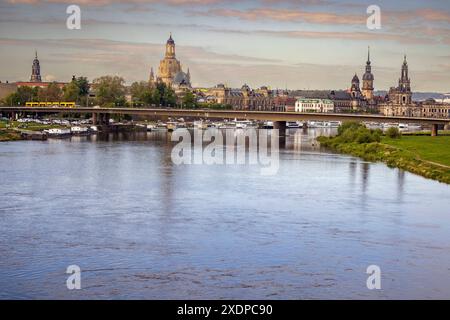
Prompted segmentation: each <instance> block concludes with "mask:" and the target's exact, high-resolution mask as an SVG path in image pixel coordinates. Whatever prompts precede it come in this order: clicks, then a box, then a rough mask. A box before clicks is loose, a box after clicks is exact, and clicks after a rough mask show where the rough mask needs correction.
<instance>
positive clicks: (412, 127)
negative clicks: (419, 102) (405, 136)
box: [408, 123, 423, 131]
mask: <svg viewBox="0 0 450 320" xmlns="http://www.w3.org/2000/svg"><path fill="white" fill-rule="evenodd" d="M422 129H423V127H422V126H421V125H420V124H418V123H408V130H409V131H420V130H422Z"/></svg>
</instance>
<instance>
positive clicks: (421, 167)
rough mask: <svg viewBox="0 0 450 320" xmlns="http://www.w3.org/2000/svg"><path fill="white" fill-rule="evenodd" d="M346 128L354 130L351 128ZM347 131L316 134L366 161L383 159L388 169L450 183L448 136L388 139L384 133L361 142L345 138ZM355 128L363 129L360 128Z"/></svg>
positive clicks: (323, 141) (327, 143) (324, 142)
mask: <svg viewBox="0 0 450 320" xmlns="http://www.w3.org/2000/svg"><path fill="white" fill-rule="evenodd" d="M347 130H354V128H353V129H352V128H350V129H347ZM347 130H343V131H341V132H340V133H339V134H338V136H335V137H319V138H318V141H319V142H320V143H321V146H323V147H327V148H330V149H332V150H335V151H337V152H339V153H345V154H350V155H353V156H356V157H360V158H362V159H364V160H366V161H371V162H384V163H386V164H387V165H388V166H389V167H391V168H399V169H402V170H405V171H409V172H411V173H414V174H418V175H420V176H423V177H425V178H428V179H433V180H437V181H440V182H443V183H447V184H450V147H449V145H450V137H448V136H438V137H431V136H408V137H406V136H403V137H400V138H389V137H386V136H383V137H380V138H379V139H375V140H372V141H362V142H361V140H360V141H358V139H357V138H355V139H346V137H345V135H346V134H347V136H348V134H349V132H347V133H346V131H347ZM358 130H360V131H361V132H363V131H364V129H361V128H359V129H358ZM366 130H367V129H366ZM367 131H368V132H371V131H370V130H367ZM372 133H373V131H372ZM378 134H379V133H378ZM343 136H344V137H343ZM356 136H357V135H356ZM377 140H378V141H377Z"/></svg>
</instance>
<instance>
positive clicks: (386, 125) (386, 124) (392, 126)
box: [383, 122, 399, 130]
mask: <svg viewBox="0 0 450 320" xmlns="http://www.w3.org/2000/svg"><path fill="white" fill-rule="evenodd" d="M398 127H399V124H398V123H392V122H388V123H383V129H384V130H387V129H389V128H398Z"/></svg>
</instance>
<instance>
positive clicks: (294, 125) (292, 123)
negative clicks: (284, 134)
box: [272, 121, 303, 129]
mask: <svg viewBox="0 0 450 320" xmlns="http://www.w3.org/2000/svg"><path fill="white" fill-rule="evenodd" d="M272 126H273V123H272ZM302 126H303V124H302V123H300V122H298V121H288V122H286V128H289V129H297V128H301V127H302Z"/></svg>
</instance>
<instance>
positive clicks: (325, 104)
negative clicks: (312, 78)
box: [295, 98, 334, 113]
mask: <svg viewBox="0 0 450 320" xmlns="http://www.w3.org/2000/svg"><path fill="white" fill-rule="evenodd" d="M295 111H296V112H317V113H332V112H334V103H333V101H331V100H330V99H306V98H300V99H298V100H297V102H296V103H295Z"/></svg>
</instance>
